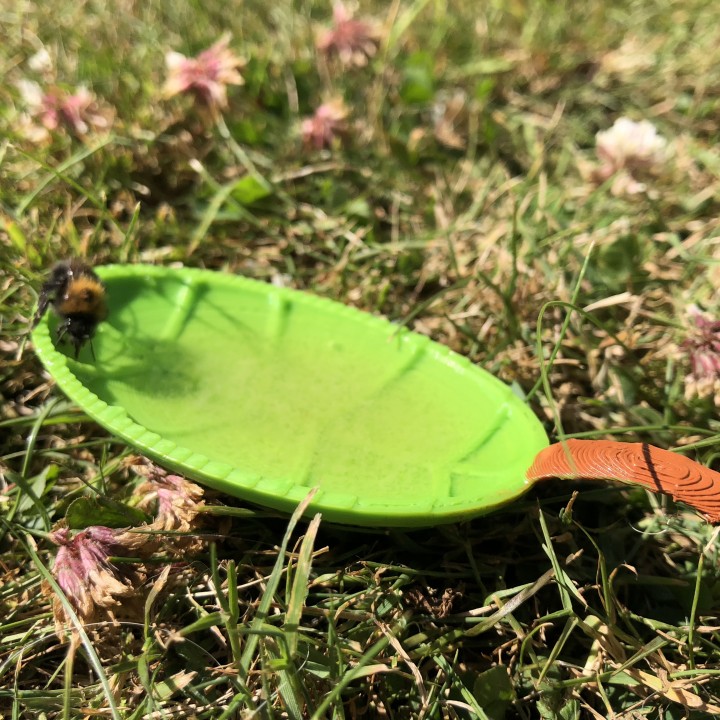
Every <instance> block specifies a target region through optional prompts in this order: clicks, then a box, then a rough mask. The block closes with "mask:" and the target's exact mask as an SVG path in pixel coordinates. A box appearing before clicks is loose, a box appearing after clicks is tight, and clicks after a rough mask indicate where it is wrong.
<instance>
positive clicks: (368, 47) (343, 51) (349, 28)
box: [317, 2, 380, 67]
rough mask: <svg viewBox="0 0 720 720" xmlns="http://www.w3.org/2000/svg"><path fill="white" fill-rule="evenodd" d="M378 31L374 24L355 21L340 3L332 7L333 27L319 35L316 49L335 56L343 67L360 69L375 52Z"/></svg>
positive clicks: (378, 35) (378, 36)
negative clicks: (350, 66)
mask: <svg viewBox="0 0 720 720" xmlns="http://www.w3.org/2000/svg"><path fill="white" fill-rule="evenodd" d="M379 40H380V31H379V28H378V27H377V25H376V24H375V23H374V22H371V21H368V20H355V19H353V14H352V13H351V12H350V11H349V10H348V9H347V8H346V7H345V5H343V4H342V3H341V2H336V3H335V4H334V5H333V26H332V28H330V29H327V30H324V31H322V32H321V33H320V35H319V37H318V39H317V48H318V50H320V51H321V52H323V53H325V54H326V55H328V56H329V55H337V57H338V58H339V59H340V62H341V63H342V64H343V65H355V66H358V67H362V66H364V65H367V62H368V60H369V59H370V58H371V57H372V56H373V55H374V54H375V52H376V51H377V47H378V43H379Z"/></svg>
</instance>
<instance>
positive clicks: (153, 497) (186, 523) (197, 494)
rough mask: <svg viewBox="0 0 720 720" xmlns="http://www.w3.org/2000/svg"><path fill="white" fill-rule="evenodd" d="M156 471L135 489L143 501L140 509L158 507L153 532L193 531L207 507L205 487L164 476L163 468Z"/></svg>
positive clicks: (152, 525) (172, 476)
mask: <svg viewBox="0 0 720 720" xmlns="http://www.w3.org/2000/svg"><path fill="white" fill-rule="evenodd" d="M155 470H156V471H155V472H151V473H150V476H149V478H148V479H147V480H146V481H145V482H144V483H142V484H140V485H139V486H138V487H137V489H136V490H135V495H138V496H139V497H140V498H141V499H140V502H139V503H138V507H140V508H143V509H147V508H148V507H150V506H153V505H155V507H156V510H155V520H154V522H152V523H151V524H150V526H149V527H150V528H152V530H154V531H165V532H181V533H183V532H184V533H186V532H190V531H191V530H192V529H193V528H194V526H195V525H196V523H195V518H196V517H197V515H198V513H199V512H200V511H201V509H202V507H203V506H204V505H205V502H204V500H203V499H202V497H203V490H202V488H200V487H199V486H198V485H195V483H192V482H190V481H189V480H186V479H185V478H183V477H180V476H179V475H163V474H162V473H163V471H161V470H160V468H156V469H155Z"/></svg>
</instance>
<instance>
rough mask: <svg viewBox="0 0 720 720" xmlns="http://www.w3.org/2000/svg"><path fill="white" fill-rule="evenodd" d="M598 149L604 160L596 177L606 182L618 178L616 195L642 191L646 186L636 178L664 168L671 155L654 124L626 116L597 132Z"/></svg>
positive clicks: (601, 158) (614, 190)
mask: <svg viewBox="0 0 720 720" xmlns="http://www.w3.org/2000/svg"><path fill="white" fill-rule="evenodd" d="M595 149H596V152H597V155H598V158H599V159H600V161H601V166H600V167H599V168H598V169H597V170H596V171H595V175H596V178H597V180H599V181H600V182H604V181H605V180H607V179H609V178H611V177H612V176H613V175H615V176H617V177H616V180H615V182H614V184H613V193H614V194H616V195H620V194H635V193H638V192H643V191H644V190H645V189H646V186H645V184H644V183H642V182H640V181H639V180H638V177H637V176H638V175H642V174H647V173H649V172H653V171H657V170H659V169H661V168H662V166H663V164H664V163H665V162H666V160H667V156H668V148H667V140H665V138H663V137H661V136H660V135H658V133H657V130H656V129H655V126H654V125H653V124H652V123H651V122H649V121H647V120H642V121H641V122H635V121H634V120H630V119H629V118H626V117H621V118H618V119H617V120H616V121H615V124H614V125H613V126H612V127H611V128H610V129H609V130H603V131H601V132H599V133H597V135H596V136H595Z"/></svg>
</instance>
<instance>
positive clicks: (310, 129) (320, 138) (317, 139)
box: [300, 100, 348, 150]
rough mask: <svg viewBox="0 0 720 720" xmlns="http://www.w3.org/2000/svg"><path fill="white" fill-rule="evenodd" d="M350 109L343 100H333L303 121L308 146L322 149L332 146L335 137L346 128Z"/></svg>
mask: <svg viewBox="0 0 720 720" xmlns="http://www.w3.org/2000/svg"><path fill="white" fill-rule="evenodd" d="M347 115H348V111H347V108H346V107H345V104H344V103H343V101H342V100H331V101H330V102H326V103H323V104H322V105H320V107H318V108H317V110H315V113H314V114H313V115H312V117H309V118H305V119H304V120H303V121H302V125H301V127H300V131H301V133H302V138H303V142H304V143H305V145H306V146H308V147H312V148H315V149H316V150H322V149H323V148H329V147H332V145H333V142H334V141H335V139H336V138H337V137H338V136H340V135H342V133H343V132H345V130H346V125H345V119H346V118H347Z"/></svg>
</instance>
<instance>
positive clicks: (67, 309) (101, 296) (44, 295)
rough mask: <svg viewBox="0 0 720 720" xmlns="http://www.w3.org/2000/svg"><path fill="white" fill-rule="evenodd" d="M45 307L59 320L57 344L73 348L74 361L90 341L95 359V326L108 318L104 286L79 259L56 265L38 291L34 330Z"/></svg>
mask: <svg viewBox="0 0 720 720" xmlns="http://www.w3.org/2000/svg"><path fill="white" fill-rule="evenodd" d="M48 305H52V308H53V310H54V311H55V312H56V313H57V315H58V317H59V318H60V324H59V325H58V328H57V342H58V343H61V342H62V341H63V340H68V341H69V342H70V343H71V344H72V345H73V347H74V348H75V359H76V360H77V357H78V354H79V353H80V348H81V347H82V346H83V345H84V344H85V343H86V342H90V350H91V351H92V356H93V360H94V359H95V351H94V350H93V346H92V338H93V335H94V334H95V330H96V329H97V326H98V324H99V323H101V322H102V321H103V320H104V319H105V318H106V317H107V304H106V301H105V286H104V285H103V284H102V282H100V278H99V277H98V276H97V275H96V274H95V273H94V272H93V270H92V268H91V267H90V266H88V265H86V264H85V263H83V262H81V261H79V260H66V261H63V262H59V263H58V264H57V265H55V267H54V268H53V269H52V270H51V271H50V277H49V278H48V279H47V280H46V281H45V282H44V283H43V285H42V287H41V288H40V298H39V300H38V309H37V312H36V313H35V319H34V320H33V327H35V326H36V325H37V324H38V322H40V318H42V316H43V315H44V314H45V311H46V310H47V308H48Z"/></svg>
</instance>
